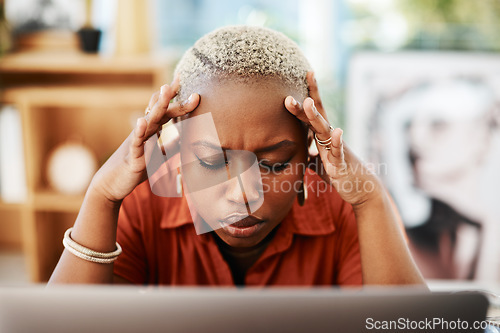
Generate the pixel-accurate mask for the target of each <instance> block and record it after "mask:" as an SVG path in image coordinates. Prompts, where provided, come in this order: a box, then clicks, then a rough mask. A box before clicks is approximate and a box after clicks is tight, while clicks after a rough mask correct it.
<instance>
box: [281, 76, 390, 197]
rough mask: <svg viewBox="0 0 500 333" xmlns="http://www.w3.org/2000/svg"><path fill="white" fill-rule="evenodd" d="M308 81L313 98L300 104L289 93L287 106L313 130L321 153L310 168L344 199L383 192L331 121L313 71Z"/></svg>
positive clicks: (311, 163) (371, 173) (312, 158)
mask: <svg viewBox="0 0 500 333" xmlns="http://www.w3.org/2000/svg"><path fill="white" fill-rule="evenodd" d="M307 82H308V84H309V95H310V97H307V98H306V99H305V100H304V102H303V103H302V104H300V103H298V102H297V101H296V100H295V99H294V98H293V97H292V96H288V97H287V98H286V99H285V107H286V108H287V110H288V111H289V112H290V113H291V114H293V115H294V116H295V117H297V118H298V119H299V120H301V121H303V122H304V123H306V124H307V125H308V126H309V128H310V129H311V130H312V134H313V138H314V139H315V141H316V147H317V149H318V152H319V156H318V155H316V156H313V155H310V161H309V165H308V167H309V168H311V169H312V170H314V171H315V172H316V173H317V174H318V175H320V176H321V178H323V179H324V180H325V181H326V182H327V183H328V184H330V185H332V186H334V187H335V189H336V190H337V192H338V193H339V194H340V196H341V197H342V199H343V200H344V201H347V202H348V203H350V204H352V205H353V206H354V205H359V204H362V203H364V202H366V201H367V200H369V199H370V197H371V196H373V195H377V194H376V193H380V192H379V191H381V189H382V187H381V185H380V182H379V180H378V178H377V177H376V176H375V174H374V173H373V172H372V171H370V170H369V169H368V168H367V167H366V166H365V165H364V164H363V163H362V162H361V160H360V159H359V158H358V157H357V156H356V155H355V154H354V153H353V152H352V151H351V149H349V147H348V146H347V145H346V144H345V142H344V141H343V140H342V133H343V131H342V129H340V128H334V127H333V126H331V125H330V123H329V122H328V118H327V116H326V112H325V110H324V108H323V104H322V102H321V98H320V96H319V92H318V85H317V83H316V80H315V78H314V74H313V73H312V72H309V73H307Z"/></svg>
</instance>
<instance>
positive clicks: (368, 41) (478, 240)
mask: <svg viewBox="0 0 500 333" xmlns="http://www.w3.org/2000/svg"><path fill="white" fill-rule="evenodd" d="M499 17H500V0H481V1H470V0H419V1H415V0H274V1H264V0H183V1H173V0H147V1H144V0H119V1H118V0H93V1H91V0H0V89H1V91H0V284H18V283H20V284H22V283H27V282H43V281H46V280H47V279H48V277H49V276H50V273H51V272H52V270H53V268H54V266H55V264H56V262H57V260H58V258H59V255H60V253H61V251H62V244H61V240H62V235H63V233H64V231H65V230H66V228H68V227H69V226H71V225H72V224H73V222H74V219H75V217H76V214H77V212H78V209H79V207H80V204H81V202H82V199H83V193H84V192H85V189H86V186H87V185H88V182H89V181H90V179H91V177H92V175H93V173H94V172H95V171H96V170H97V169H98V168H99V166H100V165H102V163H104V161H105V160H106V159H107V158H108V157H109V156H110V155H111V154H112V153H113V151H114V150H115V149H116V148H117V147H118V146H119V144H120V143H121V142H122V141H123V139H124V138H125V137H126V136H127V134H128V133H129V132H130V130H131V128H132V126H133V124H134V123H135V119H137V117H139V116H141V115H142V113H143V112H144V108H145V106H146V104H147V102H148V100H149V97H150V95H151V93H152V92H154V91H155V90H157V89H158V88H159V87H160V86H161V85H162V84H164V83H166V82H170V80H171V78H172V72H173V68H174V66H175V64H176V62H177V61H178V59H179V58H180V56H181V55H182V54H183V52H184V51H185V50H186V49H187V48H188V47H190V46H191V45H192V44H193V43H194V42H195V41H196V40H197V39H198V38H199V37H201V36H202V35H204V34H205V33H207V32H209V31H211V30H213V29H215V28H217V27H220V26H224V25H229V24H249V25H259V26H266V27H270V28H273V29H276V30H279V31H281V32H283V33H285V34H286V35H288V36H289V37H290V38H292V39H293V40H295V41H296V42H297V43H298V44H299V45H300V46H301V48H302V49H303V51H304V53H305V54H306V56H307V57H308V59H309V60H310V62H311V65H312V67H313V69H314V71H315V74H316V77H317V79H318V82H319V85H320V91H321V94H322V97H323V100H324V104H325V105H326V107H327V110H328V112H329V118H330V120H331V122H332V124H333V125H334V126H335V127H342V128H344V129H345V133H346V139H347V141H348V142H349V143H350V145H351V146H352V148H353V149H354V150H355V151H356V152H357V153H358V154H359V155H361V156H362V157H363V158H364V159H365V161H366V162H367V163H368V164H369V166H370V167H373V169H374V171H376V172H377V173H378V174H379V175H380V176H381V177H382V179H383V180H384V182H385V184H386V185H387V187H388V189H389V190H390V192H391V193H392V195H393V197H394V199H395V202H396V204H397V205H398V207H399V209H400V212H401V216H402V219H403V222H404V224H405V227H406V228H407V233H408V236H409V243H410V247H411V250H412V252H413V254H414V256H415V259H416V261H417V264H418V265H419V267H420V268H421V270H422V272H423V274H424V275H425V277H426V278H428V279H443V280H461V281H462V280H473V281H480V282H485V283H498V282H499V281H500V245H499V244H500V242H499V241H498V237H499V236H500V208H499V205H498V199H499V198H500V190H499V189H500V176H499V175H498V171H497V170H500V156H499V153H500V139H499V131H498V125H499V123H500V111H499V101H500V56H499V55H498V52H499V51H500V33H499V31H500V20H499V19H498V18H499Z"/></svg>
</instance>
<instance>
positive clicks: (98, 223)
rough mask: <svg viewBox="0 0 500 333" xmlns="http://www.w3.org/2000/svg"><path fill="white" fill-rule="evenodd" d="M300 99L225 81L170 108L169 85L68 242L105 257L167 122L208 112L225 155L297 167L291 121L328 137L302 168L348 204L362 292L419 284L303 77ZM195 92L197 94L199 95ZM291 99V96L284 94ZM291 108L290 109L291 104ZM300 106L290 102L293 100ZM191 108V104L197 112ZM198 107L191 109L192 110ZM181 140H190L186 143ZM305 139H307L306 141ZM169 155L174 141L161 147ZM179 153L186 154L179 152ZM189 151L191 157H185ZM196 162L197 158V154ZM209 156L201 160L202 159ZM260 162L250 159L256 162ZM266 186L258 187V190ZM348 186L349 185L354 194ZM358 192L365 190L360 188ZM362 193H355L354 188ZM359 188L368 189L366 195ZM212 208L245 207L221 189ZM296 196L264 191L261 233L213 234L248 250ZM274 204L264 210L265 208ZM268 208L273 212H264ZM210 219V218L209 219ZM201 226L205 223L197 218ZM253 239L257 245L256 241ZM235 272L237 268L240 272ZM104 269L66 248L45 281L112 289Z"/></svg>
mask: <svg viewBox="0 0 500 333" xmlns="http://www.w3.org/2000/svg"><path fill="white" fill-rule="evenodd" d="M307 81H308V84H309V91H310V97H307V98H305V99H303V98H304V96H298V95H296V94H294V92H293V91H289V89H287V87H284V86H281V85H280V84H279V82H277V81H266V80H264V81H261V82H258V81H256V82H255V83H258V84H246V85H244V86H243V85H241V84H239V85H238V84H235V83H234V82H233V83H230V82H229V81H228V82H225V83H222V82H221V83H219V84H212V85H206V86H205V88H203V87H202V86H200V94H201V102H200V95H199V94H193V95H192V96H191V97H190V98H189V99H188V100H186V101H184V102H183V103H170V104H169V102H170V100H171V99H172V98H173V97H174V96H175V95H176V94H177V91H178V88H179V86H178V82H177V80H176V81H174V82H173V83H172V84H171V85H165V86H162V88H161V93H160V94H158V93H156V94H154V95H153V96H152V98H151V100H150V103H149V107H148V108H149V109H150V110H151V111H150V113H149V114H148V115H147V116H145V117H144V118H140V119H139V120H138V121H137V125H136V128H135V129H134V130H133V131H132V133H131V134H130V135H129V137H128V138H127V139H126V140H125V141H124V143H123V144H122V145H121V146H120V148H118V150H117V151H116V152H115V153H114V154H113V155H112V156H111V157H110V159H109V160H108V161H107V162H106V163H105V164H104V165H103V167H101V169H100V170H99V171H98V172H97V174H96V175H95V177H94V178H93V180H92V183H91V184H90V186H89V189H88V191H87V194H86V196H85V199H84V202H83V204H82V208H81V210H80V213H79V215H78V217H77V220H76V222H75V225H74V229H73V232H72V234H71V237H72V238H73V239H74V240H75V241H76V242H78V243H80V244H82V245H84V246H86V247H89V248H91V249H93V250H96V251H101V252H110V251H113V250H114V249H115V242H116V228H117V221H118V211H119V208H120V205H121V202H122V200H123V199H124V198H125V197H126V196H127V195H128V194H129V193H131V192H132V191H133V189H134V188H135V187H136V186H137V185H138V184H140V183H141V182H142V181H143V180H144V179H145V178H146V166H145V161H144V148H143V145H144V142H145V141H146V140H147V139H148V138H149V137H150V136H151V135H153V134H154V133H156V132H157V131H158V129H159V128H160V126H161V125H162V124H164V123H166V122H168V121H170V120H171V119H172V118H175V117H183V116H186V115H187V114H188V113H189V112H192V111H193V110H195V109H196V111H195V113H194V114H195V115H196V114H203V113H206V112H212V115H213V117H214V121H215V123H216V127H217V131H218V135H219V139H220V143H221V145H222V147H224V148H228V150H246V151H250V152H254V153H257V155H258V157H259V158H260V160H265V161H271V164H275V163H274V162H276V163H282V162H285V161H286V160H287V159H288V158H291V160H290V163H292V164H297V163H305V162H306V161H307V160H308V159H307V151H306V147H307V144H306V143H307V138H306V133H305V131H304V128H303V127H302V124H301V122H299V121H298V120H300V121H302V122H303V123H305V124H307V125H308V127H309V129H310V130H311V131H312V132H314V133H316V135H317V137H318V139H319V140H327V139H329V138H331V144H330V145H329V147H328V148H330V149H326V148H325V147H323V146H320V145H317V148H318V151H319V156H313V157H311V158H310V165H309V166H310V167H311V168H312V169H313V170H315V171H317V172H318V174H320V175H321V177H322V178H323V179H324V180H325V181H326V182H327V183H329V184H330V185H331V186H334V187H335V188H336V189H337V191H338V192H339V194H340V196H341V197H342V198H343V199H344V200H345V201H347V202H348V203H350V204H351V205H352V206H353V209H354V214H355V216H356V221H357V224H358V234H359V243H360V252H361V266H362V274H363V283H364V284H367V285H384V284H385V285H396V284H397V285H401V284H420V285H423V284H424V282H423V279H422V277H421V275H420V272H419V271H418V269H417V268H416V266H415V264H414V262H413V260H412V258H411V256H410V253H409V250H408V247H407V246H406V243H405V241H404V238H403V236H402V232H401V229H400V227H399V225H398V215H397V212H396V211H395V210H394V207H393V205H392V202H391V199H390V197H389V196H388V194H387V192H386V191H385V189H384V187H383V186H382V185H381V183H380V181H379V180H378V178H377V177H376V176H375V175H374V174H372V173H370V172H368V170H367V169H366V167H364V165H363V163H362V162H361V161H360V160H359V159H358V158H357V157H356V156H355V154H354V153H353V152H352V151H351V150H350V149H349V148H348V147H347V145H346V144H345V143H344V142H343V140H342V130H341V129H338V128H337V129H334V130H333V131H330V129H329V123H328V119H327V118H326V112H325V110H324V108H323V106H322V103H321V99H320V97H319V94H318V87H317V84H316V81H315V80H314V77H313V75H312V73H309V74H308V76H307ZM203 89H205V90H203ZM287 95H291V96H287ZM297 100H298V101H297ZM301 100H302V101H303V102H302V103H299V101H301ZM198 105H199V106H198ZM197 107H198V108H197ZM186 138H187V140H190V135H187V136H186ZM285 138H286V139H287V140H290V141H291V142H292V143H295V145H293V144H292V146H293V148H287V149H284V148H283V147H282V148H281V149H279V150H275V151H269V152H266V154H265V155H264V154H261V153H259V152H258V151H259V148H262V147H265V146H269V144H274V143H276V142H277V141H280V140H283V139H285ZM309 138H310V136H309ZM169 145H171V146H172V147H174V146H176V145H178V143H175V142H173V143H170V144H169ZM185 153H186V152H185ZM190 153H193V152H190ZM197 153H198V154H199V155H202V154H203V153H206V152H203V151H197ZM208 155H210V152H209V153H208ZM259 155H260V156H259ZM184 158H187V155H185V157H184ZM286 177H288V178H285V175H273V176H272V178H273V179H277V180H278V181H279V182H284V181H285V180H287V181H291V182H296V181H300V180H301V179H302V177H303V173H302V172H300V173H292V174H291V175H287V176H286ZM270 180H272V179H264V180H263V182H264V183H266V182H268V181H270ZM356 184H357V187H356V186H355V185H356ZM364 185H370V187H365V186H364ZM360 188H361V189H364V190H360ZM367 188H369V189H370V190H366V189H367ZM217 190H218V191H219V190H220V191H221V192H220V193H214V195H217V196H216V197H215V198H216V200H217V204H216V205H215V206H214V207H216V209H212V210H211V212H212V211H213V212H214V214H215V218H217V217H218V216H219V215H220V214H219V213H220V212H224V213H227V211H228V209H227V208H228V207H241V206H239V205H242V204H243V203H244V202H245V200H247V201H249V200H250V201H251V200H252V195H251V193H250V192H249V195H248V196H246V199H244V198H243V199H242V198H237V196H234V193H232V191H231V188H230V187H228V188H219V189H217ZM296 195H297V193H296V192H288V193H284V192H283V191H281V192H277V193H271V192H268V193H265V194H264V196H265V197H264V203H263V204H262V206H261V207H260V208H259V209H258V210H257V211H256V212H255V214H256V215H258V217H259V218H262V219H264V220H265V221H266V225H265V228H262V229H261V230H260V232H259V233H256V234H255V235H253V236H252V237H248V238H246V239H242V238H238V239H235V238H234V237H230V236H229V235H226V234H224V233H223V232H222V231H221V230H218V231H217V235H218V236H219V237H220V240H221V241H222V242H223V244H227V245H228V246H229V248H231V249H240V250H241V249H243V251H252V252H257V253H259V252H260V251H255V247H256V246H259V244H264V243H265V242H266V241H267V240H268V239H266V236H267V235H272V233H271V231H272V230H273V229H274V228H275V227H276V226H277V225H278V224H279V222H280V221H281V220H282V219H283V217H284V216H285V215H286V212H288V209H289V207H291V205H292V203H293V201H294V200H295V199H296ZM273 205H274V206H273ZM276 206H278V207H280V208H282V209H283V211H282V213H278V212H279V211H281V209H274V208H275V207H276ZM210 214H212V213H210ZM204 218H207V219H210V218H211V217H210V216H208V215H206V216H205V217H204ZM263 240H266V241H264V242H263ZM243 269H244V268H243ZM113 281H114V282H124V281H123V280H122V279H117V278H114V279H113V265H103V264H95V263H91V262H87V261H84V260H81V259H79V258H77V257H75V256H73V255H72V254H70V253H68V252H67V251H66V250H65V251H64V252H63V255H62V256H61V259H60V261H59V263H58V265H57V267H56V269H55V270H54V273H53V274H52V277H51V280H50V281H49V282H50V283H112V282H113Z"/></svg>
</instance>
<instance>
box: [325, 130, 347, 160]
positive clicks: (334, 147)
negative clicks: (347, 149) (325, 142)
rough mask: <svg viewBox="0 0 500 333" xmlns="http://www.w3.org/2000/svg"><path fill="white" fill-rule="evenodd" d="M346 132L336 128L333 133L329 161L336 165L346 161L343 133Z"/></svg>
mask: <svg viewBox="0 0 500 333" xmlns="http://www.w3.org/2000/svg"><path fill="white" fill-rule="evenodd" d="M343 133H344V132H343V131H342V130H341V129H340V128H336V129H334V130H333V131H332V133H331V138H332V143H331V145H330V150H329V151H328V153H329V154H328V155H327V157H328V161H329V162H330V163H332V164H335V165H337V166H338V165H340V164H342V163H343V162H344V145H343V140H342V134H343Z"/></svg>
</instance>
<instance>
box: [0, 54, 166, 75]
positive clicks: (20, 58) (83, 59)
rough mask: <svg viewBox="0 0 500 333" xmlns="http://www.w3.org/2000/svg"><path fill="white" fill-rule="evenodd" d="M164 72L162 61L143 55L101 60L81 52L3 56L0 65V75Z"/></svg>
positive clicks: (96, 56) (100, 57) (99, 57)
mask: <svg viewBox="0 0 500 333" xmlns="http://www.w3.org/2000/svg"><path fill="white" fill-rule="evenodd" d="M166 68H167V64H166V62H165V61H164V60H162V59H161V58H152V57H151V56H146V55H144V56H133V57H103V56H99V55H92V54H85V53H81V52H65V53H53V52H26V53H18V54H11V55H6V56H4V57H3V58H2V59H1V62H0V71H1V72H4V73H7V72H37V73H50V74H57V73H77V74H78V73H81V74H101V73H106V74H108V75H109V74H134V73H135V74H143V73H147V72H153V71H157V70H159V69H160V70H161V69H164V70H166Z"/></svg>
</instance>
